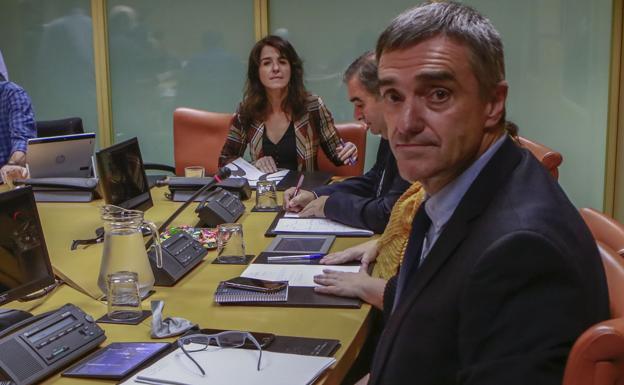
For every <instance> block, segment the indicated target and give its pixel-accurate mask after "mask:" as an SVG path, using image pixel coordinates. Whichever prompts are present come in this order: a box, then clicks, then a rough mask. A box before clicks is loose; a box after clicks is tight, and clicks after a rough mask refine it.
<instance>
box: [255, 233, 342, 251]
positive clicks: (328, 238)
mask: <svg viewBox="0 0 624 385" xmlns="http://www.w3.org/2000/svg"><path fill="white" fill-rule="evenodd" d="M335 239H336V236H335V235H301V234H292V235H288V234H281V235H278V236H276V237H275V239H273V241H272V242H271V244H270V245H269V247H268V248H267V249H266V250H265V251H267V252H271V253H285V254H327V252H328V251H329V248H330V247H331V245H332V243H334V240H335Z"/></svg>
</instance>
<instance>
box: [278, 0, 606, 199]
mask: <svg viewBox="0 0 624 385" xmlns="http://www.w3.org/2000/svg"><path fill="white" fill-rule="evenodd" d="M466 3H468V4H470V5H472V6H474V7H475V8H477V9H478V10H480V11H481V12H482V13H483V14H485V15H486V16H488V17H489V18H491V20H492V22H493V23H494V25H495V26H496V28H497V29H498V30H499V32H500V33H501V35H502V38H503V42H504V44H505V52H506V60H505V61H506V66H507V80H508V82H509V85H510V93H509V98H508V102H507V112H508V118H509V119H510V120H512V121H514V122H516V123H517V124H518V125H519V126H520V133H521V135H524V136H526V137H527V138H530V139H533V140H535V141H538V142H541V143H543V144H545V145H548V146H549V147H551V148H553V149H555V150H557V151H560V152H561V153H562V154H563V157H564V162H563V165H562V167H561V168H560V179H559V180H560V183H561V185H562V186H563V187H564V189H565V190H566V192H567V193H568V195H569V196H570V197H571V199H572V200H573V201H574V203H575V204H576V205H577V206H579V207H580V206H593V207H598V208H601V207H602V202H603V190H604V172H605V167H604V161H605V152H606V127H607V105H608V85H609V83H608V82H609V63H610V41H611V6H612V1H611V0H595V1H583V0H566V1H561V0H526V1H517V0H497V1H493V0H471V1H467V2H466ZM416 4H417V3H415V2H413V1H407V0H393V1H390V0H386V1H383V2H382V1H376V0H357V1H356V0H343V1H331V0H316V1H304V0H271V2H270V9H269V14H270V22H269V24H270V29H271V31H272V32H274V33H278V34H282V35H286V36H287V37H288V38H289V39H290V40H291V42H292V43H293V45H294V46H295V48H296V49H297V51H298V53H299V54H300V55H301V56H302V57H303V59H304V65H305V71H306V81H307V82H306V85H307V86H308V88H309V89H310V90H311V91H312V92H315V93H317V94H319V95H321V97H323V99H324V100H325V102H326V104H327V105H328V107H329V109H330V110H331V112H332V113H333V115H334V118H335V119H336V121H338V122H342V121H346V120H352V107H351V105H350V103H349V102H348V101H347V97H346V87H345V86H344V85H343V84H342V81H341V76H342V72H343V71H344V70H345V68H346V67H347V66H348V65H349V63H351V61H352V60H353V59H354V58H355V57H357V56H358V55H359V54H361V53H362V52H363V51H365V50H367V49H374V46H375V43H376V39H377V37H378V36H379V34H380V33H381V31H383V29H384V28H385V27H386V26H387V25H388V23H389V22H390V21H391V20H392V18H393V17H395V16H396V15H398V14H399V13H400V12H401V11H402V10H404V9H406V8H409V7H411V6H414V5H416ZM376 145H377V142H376V141H375V142H374V141H369V146H368V148H367V156H366V158H367V163H366V167H367V168H368V167H370V166H372V164H373V162H374V155H375V149H376Z"/></svg>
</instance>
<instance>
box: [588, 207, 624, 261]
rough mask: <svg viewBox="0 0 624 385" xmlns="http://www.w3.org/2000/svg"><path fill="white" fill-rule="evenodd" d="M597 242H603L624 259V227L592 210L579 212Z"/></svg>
mask: <svg viewBox="0 0 624 385" xmlns="http://www.w3.org/2000/svg"><path fill="white" fill-rule="evenodd" d="M579 211H580V213H581V216H582V217H583V219H584V220H585V223H587V226H588V227H589V230H590V231H591V232H592V235H593V236H594V238H596V241H599V242H602V243H604V244H606V245H607V246H609V247H610V248H612V249H613V250H615V251H616V252H617V253H618V254H619V255H620V256H621V257H624V225H622V224H621V223H620V222H618V221H616V220H615V219H613V218H610V217H609V216H607V215H605V214H603V213H601V212H599V211H596V210H594V209H590V208H582V209H580V210H579Z"/></svg>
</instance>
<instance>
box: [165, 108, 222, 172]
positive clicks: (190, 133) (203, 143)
mask: <svg viewBox="0 0 624 385" xmlns="http://www.w3.org/2000/svg"><path fill="white" fill-rule="evenodd" d="M232 117H233V114H223V113H217V112H208V111H202V110H195V109H191V108H178V109H176V110H175V111H174V113H173V148H174V149H173V157H174V160H175V170H176V174H177V175H181V176H183V175H184V168H185V167H187V166H203V167H204V168H205V170H206V175H212V174H214V173H216V172H217V170H218V169H219V155H220V154H221V148H222V147H223V144H224V143H225V139H226V138H227V134H228V131H229V129H230V125H231V123H232Z"/></svg>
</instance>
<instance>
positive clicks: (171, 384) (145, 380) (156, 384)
mask: <svg viewBox="0 0 624 385" xmlns="http://www.w3.org/2000/svg"><path fill="white" fill-rule="evenodd" d="M134 381H135V382H138V383H140V384H149V385H191V384H187V383H186V382H179V381H171V380H165V379H160V378H154V377H145V376H137V377H136V378H135V379H134Z"/></svg>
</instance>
